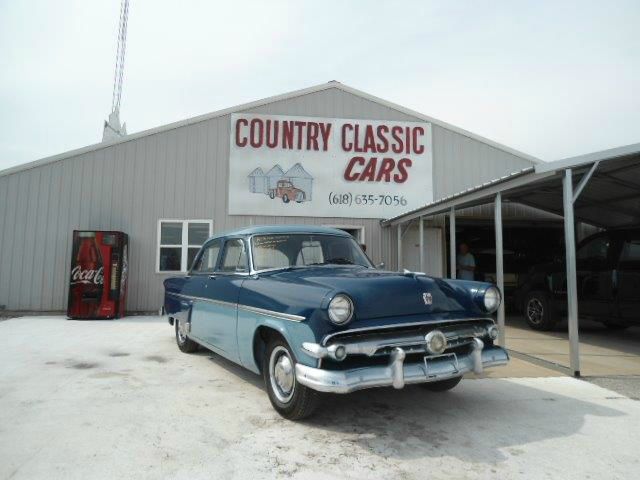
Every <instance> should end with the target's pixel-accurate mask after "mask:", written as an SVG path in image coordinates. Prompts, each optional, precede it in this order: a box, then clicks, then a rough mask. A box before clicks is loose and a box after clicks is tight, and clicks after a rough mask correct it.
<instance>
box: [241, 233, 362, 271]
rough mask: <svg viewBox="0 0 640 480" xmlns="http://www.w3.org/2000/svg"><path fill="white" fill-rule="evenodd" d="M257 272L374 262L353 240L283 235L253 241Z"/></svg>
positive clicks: (329, 236)
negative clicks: (305, 266) (271, 269)
mask: <svg viewBox="0 0 640 480" xmlns="http://www.w3.org/2000/svg"><path fill="white" fill-rule="evenodd" d="M252 242H253V249H252V253H253V267H254V268H255V269H256V270H266V269H269V268H286V267H292V266H304V265H314V264H335V265H360V266H363V267H367V268H370V267H371V262H370V261H369V260H368V259H367V257H366V256H365V255H364V254H363V253H362V250H361V249H360V247H359V246H358V244H357V243H356V242H355V240H354V239H353V238H350V237H342V236H334V235H307V234H280V235H259V236H256V237H254V238H253V240H252Z"/></svg>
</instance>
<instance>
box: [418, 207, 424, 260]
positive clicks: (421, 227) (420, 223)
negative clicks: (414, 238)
mask: <svg viewBox="0 0 640 480" xmlns="http://www.w3.org/2000/svg"><path fill="white" fill-rule="evenodd" d="M422 220H423V219H422V217H419V218H418V232H419V237H420V239H419V243H420V271H421V272H424V222H423V221H422Z"/></svg>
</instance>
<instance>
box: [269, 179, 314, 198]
mask: <svg viewBox="0 0 640 480" xmlns="http://www.w3.org/2000/svg"><path fill="white" fill-rule="evenodd" d="M276 197H279V198H282V201H283V202H284V203H289V202H290V201H291V200H295V201H296V202H298V203H301V202H304V200H305V197H306V194H305V193H304V191H303V190H300V189H299V188H296V187H295V186H294V185H293V183H291V182H290V181H289V180H278V183H277V184H276V187H275V188H270V189H269V198H271V199H272V200H273V199H274V198H276Z"/></svg>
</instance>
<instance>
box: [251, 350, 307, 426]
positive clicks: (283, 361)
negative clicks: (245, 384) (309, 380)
mask: <svg viewBox="0 0 640 480" xmlns="http://www.w3.org/2000/svg"><path fill="white" fill-rule="evenodd" d="M262 373H263V377H264V383H265V385H266V387H267V392H268V394H269V400H271V405H273V408H275V410H276V411H277V412H278V413H279V414H280V415H281V416H283V417H284V418H287V419H289V420H302V419H303V418H306V417H308V416H309V415H311V414H312V413H313V412H314V410H315V409H316V407H317V405H318V397H319V394H318V392H316V391H314V390H312V389H310V388H308V387H305V386H304V385H301V384H299V383H298V382H297V381H296V361H295V358H294V356H293V354H292V353H291V349H290V348H289V345H287V342H285V341H284V340H283V339H282V338H275V339H272V340H271V341H270V342H269V345H267V348H266V350H265V354H264V358H263V363H262Z"/></svg>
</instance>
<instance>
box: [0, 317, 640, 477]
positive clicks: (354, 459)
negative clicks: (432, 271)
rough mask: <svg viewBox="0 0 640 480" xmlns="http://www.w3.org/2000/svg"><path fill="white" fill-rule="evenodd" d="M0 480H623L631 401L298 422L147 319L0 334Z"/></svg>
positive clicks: (43, 324) (403, 394)
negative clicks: (183, 347) (182, 348)
mask: <svg viewBox="0 0 640 480" xmlns="http://www.w3.org/2000/svg"><path fill="white" fill-rule="evenodd" d="M0 365H2V368H0V479H9V478H11V479H34V478H35V479H39V478H42V479H48V480H49V479H74V478H78V479H85V478H92V479H96V478H97V479H101V478H104V479H113V478H132V479H133V478H135V479H147V478H148V479H157V478H180V479H181V478H185V479H186V478H190V479H193V478H209V479H210V478H224V479H228V478H237V479H251V480H255V479H261V478H294V479H306V478H320V479H325V478H350V479H351V478H353V479H367V480H371V479H375V478H392V479H395V478H403V479H424V478H427V477H428V478H430V479H445V478H447V479H450V478H461V479H481V478H500V479H511V478H519V479H520V478H532V479H541V478H563V479H565V480H566V479H581V480H582V479H585V478H602V479H605V478H606V479H612V478H620V479H628V478H635V477H636V476H637V472H638V469H639V467H640V459H639V457H638V455H637V445H639V444H640V431H639V430H638V428H637V426H638V425H640V402H637V401H635V400H631V399H629V398H627V397H626V396H624V395H622V394H619V393H616V392H615V391H612V390H608V389H605V388H601V387H600V386H597V385H594V384H592V383H589V382H584V381H581V380H576V379H573V378H569V377H556V378H527V379H481V380H465V381H463V382H462V383H461V384H460V385H459V387H458V388H456V389H455V390H454V391H452V392H448V393H444V394H433V393H428V392H425V391H424V390H423V389H421V388H419V387H411V388H406V389H404V390H402V391H395V390H393V389H378V390H370V391H362V392H358V393H356V394H352V395H348V396H328V397H326V398H325V402H324V405H323V408H322V409H321V410H320V411H319V412H318V414H317V415H316V416H315V417H314V418H313V419H311V420H308V421H305V422H301V423H292V422H288V421H286V420H283V419H282V418H280V417H279V416H278V415H277V414H276V413H275V412H274V411H273V409H272V408H271V405H270V403H269V400H268V398H267V395H266V393H265V391H264V388H263V386H262V382H261V380H260V378H258V377H257V376H255V375H253V374H252V373H250V372H248V371H246V370H243V369H241V368H240V367H237V366H235V365H233V364H231V363H229V362H227V361H226V360H223V359H221V358H220V357H218V356H216V355H214V354H211V353H208V352H204V351H202V352H199V353H197V354H193V355H186V354H182V353H181V352H179V351H178V349H177V348H176V346H175V343H174V338H173V333H172V330H171V328H170V327H169V326H168V325H167V324H166V322H164V320H162V319H160V318H158V317H130V318H127V319H124V320H118V321H113V322H108V321H106V322H77V321H76V322H74V321H66V320H64V319H63V318H62V317H33V318H20V319H12V320H8V321H4V322H1V323H0Z"/></svg>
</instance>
